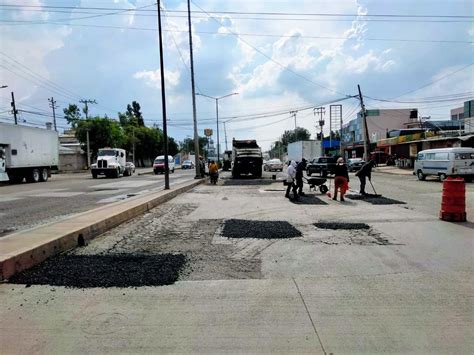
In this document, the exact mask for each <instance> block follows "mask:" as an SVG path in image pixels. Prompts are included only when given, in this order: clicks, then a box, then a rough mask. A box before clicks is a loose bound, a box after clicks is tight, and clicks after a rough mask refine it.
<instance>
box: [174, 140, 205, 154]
mask: <svg viewBox="0 0 474 355" xmlns="http://www.w3.org/2000/svg"><path fill="white" fill-rule="evenodd" d="M198 142H199V153H200V154H201V155H206V154H204V153H205V151H206V149H205V148H206V147H207V138H206V137H199V140H198ZM180 150H181V152H184V153H191V154H194V139H191V138H186V139H185V140H184V141H182V142H181V143H180Z"/></svg>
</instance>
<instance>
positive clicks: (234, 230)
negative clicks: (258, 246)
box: [222, 219, 302, 239]
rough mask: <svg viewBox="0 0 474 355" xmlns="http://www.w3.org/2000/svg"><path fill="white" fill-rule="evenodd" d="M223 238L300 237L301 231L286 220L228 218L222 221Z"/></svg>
mask: <svg viewBox="0 0 474 355" xmlns="http://www.w3.org/2000/svg"><path fill="white" fill-rule="evenodd" d="M222 236H223V237H225V238H257V239H286V238H296V237H301V236H302V234H301V232H300V231H299V230H298V229H296V228H295V227H293V226H292V225H291V224H290V223H288V222H286V221H251V220H246V219H228V220H226V221H225V222H224V228H223V229H222Z"/></svg>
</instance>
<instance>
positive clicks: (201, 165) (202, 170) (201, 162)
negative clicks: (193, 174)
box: [199, 156, 206, 178]
mask: <svg viewBox="0 0 474 355" xmlns="http://www.w3.org/2000/svg"><path fill="white" fill-rule="evenodd" d="M199 170H200V173H201V178H204V176H205V175H206V164H205V163H204V159H203V157H202V156H199Z"/></svg>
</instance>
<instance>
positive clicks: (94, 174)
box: [92, 171, 97, 179]
mask: <svg viewBox="0 0 474 355" xmlns="http://www.w3.org/2000/svg"><path fill="white" fill-rule="evenodd" d="M92 178H93V179H97V173H96V172H95V171H93V172H92Z"/></svg>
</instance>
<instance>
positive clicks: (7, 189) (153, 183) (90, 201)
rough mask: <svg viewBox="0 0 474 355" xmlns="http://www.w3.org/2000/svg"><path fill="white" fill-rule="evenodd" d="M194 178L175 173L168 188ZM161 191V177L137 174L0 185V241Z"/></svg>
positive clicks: (191, 173)
mask: <svg viewBox="0 0 474 355" xmlns="http://www.w3.org/2000/svg"><path fill="white" fill-rule="evenodd" d="M149 171H151V168H150V169H149ZM194 174H195V172H194V170H176V171H175V173H173V174H170V184H171V186H173V185H175V184H179V183H182V182H185V181H190V180H193V178H194ZM163 188H164V175H140V176H138V175H137V174H135V175H133V176H131V177H121V178H119V179H107V178H105V177H99V178H98V179H93V178H92V176H91V175H90V173H80V174H59V175H53V176H52V178H51V179H50V180H49V181H48V182H46V183H36V184H27V183H22V184H17V185H8V184H2V185H0V237H2V236H5V235H7V234H9V233H11V232H13V231H16V230H21V229H26V228H31V227H33V226H36V225H39V224H44V223H48V222H52V221H56V220H59V219H61V218H64V217H67V216H70V215H72V214H75V213H78V212H83V211H87V210H89V209H93V208H96V207H98V206H100V205H103V204H107V203H111V202H115V201H119V200H123V199H126V198H128V197H131V196H136V195H137V194H146V193H147V192H150V191H154V190H160V189H163Z"/></svg>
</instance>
